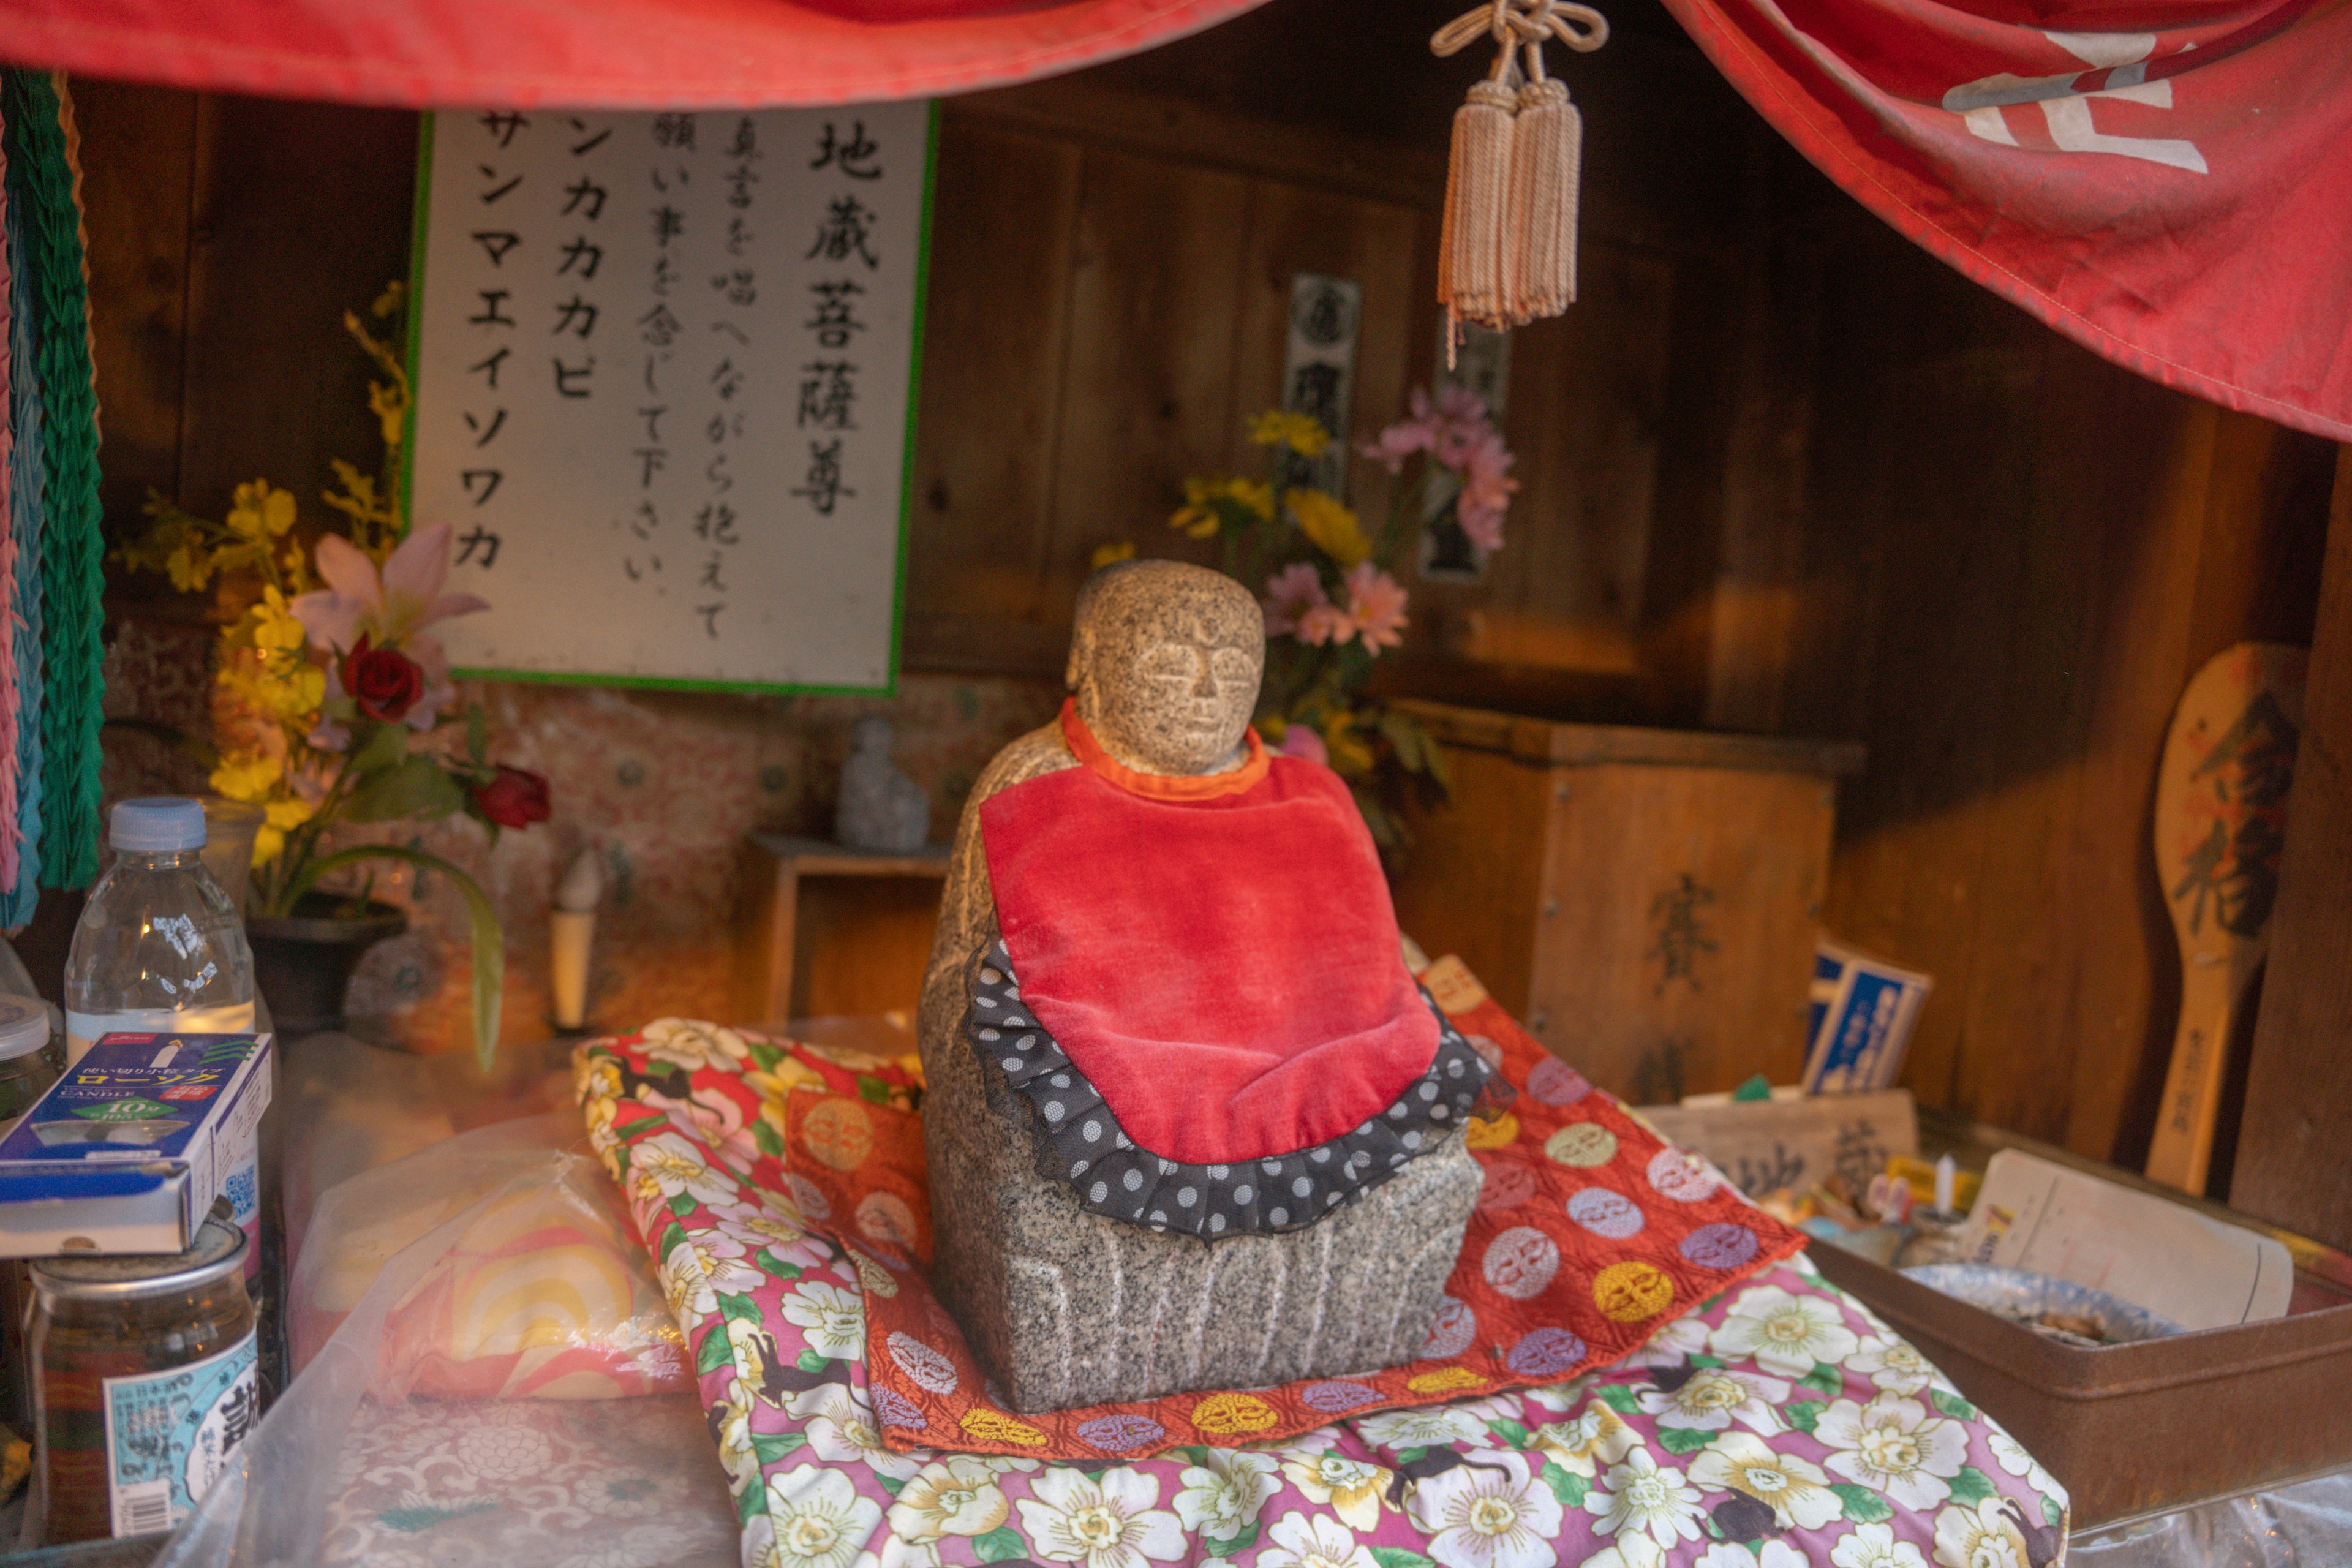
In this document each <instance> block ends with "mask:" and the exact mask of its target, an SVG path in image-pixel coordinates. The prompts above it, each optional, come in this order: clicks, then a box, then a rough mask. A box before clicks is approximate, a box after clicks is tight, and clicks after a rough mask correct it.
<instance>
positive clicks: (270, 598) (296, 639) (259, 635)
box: [246, 490, 310, 653]
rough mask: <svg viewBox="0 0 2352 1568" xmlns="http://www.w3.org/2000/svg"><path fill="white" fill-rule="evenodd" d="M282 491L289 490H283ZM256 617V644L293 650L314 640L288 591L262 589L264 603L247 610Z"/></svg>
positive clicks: (254, 633)
mask: <svg viewBox="0 0 2352 1568" xmlns="http://www.w3.org/2000/svg"><path fill="white" fill-rule="evenodd" d="M285 493H286V492H285V491H284V490H280V491H278V494H279V495H284V494H285ZM246 614H247V616H250V617H252V620H253V646H254V647H261V648H272V649H275V650H277V651H278V652H282V653H291V652H293V651H294V650H295V649H297V648H299V647H302V645H303V644H304V643H306V642H308V641H309V640H310V633H309V632H308V631H307V630H305V629H304V628H303V626H302V623H301V622H299V621H298V620H296V619H295V618H294V615H293V612H292V611H290V610H289V609H288V608H287V607H286V595H283V594H281V593H279V592H278V590H277V589H275V588H267V587H266V588H264V589H262V591H261V603H259V604H257V605H254V606H253V608H251V609H249V610H247V612H246Z"/></svg>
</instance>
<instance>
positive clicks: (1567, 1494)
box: [1375, 1464, 1592, 1551]
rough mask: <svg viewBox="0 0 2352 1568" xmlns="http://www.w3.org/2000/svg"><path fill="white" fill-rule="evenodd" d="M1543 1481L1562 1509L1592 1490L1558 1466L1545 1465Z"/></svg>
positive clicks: (1574, 1504) (1575, 1505)
mask: <svg viewBox="0 0 2352 1568" xmlns="http://www.w3.org/2000/svg"><path fill="white" fill-rule="evenodd" d="M1543 1479H1544V1485H1546V1486H1548V1487H1549V1488H1551V1495H1552V1496H1554V1497H1556V1498H1558V1499H1559V1506H1560V1507H1562V1508H1581V1507H1583V1506H1584V1494H1585V1493H1586V1492H1589V1491H1591V1489H1592V1483H1591V1482H1590V1481H1588V1480H1586V1479H1584V1478H1583V1477H1582V1476H1580V1475H1578V1474H1577V1473H1576V1472H1575V1471H1573V1470H1570V1469H1566V1468H1562V1467H1560V1466H1559V1465H1549V1464H1548V1465H1546V1466H1545V1467H1544V1470H1543ZM1375 1551H1377V1548H1376V1549H1375Z"/></svg>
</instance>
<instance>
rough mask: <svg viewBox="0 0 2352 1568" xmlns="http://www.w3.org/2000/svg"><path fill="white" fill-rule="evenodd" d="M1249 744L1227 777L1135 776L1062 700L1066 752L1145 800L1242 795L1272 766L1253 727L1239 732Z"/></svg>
mask: <svg viewBox="0 0 2352 1568" xmlns="http://www.w3.org/2000/svg"><path fill="white" fill-rule="evenodd" d="M1242 734H1243V739H1244V740H1245V741H1246V742H1248V744H1249V756H1248V758H1247V760H1245V761H1244V763H1242V765H1241V766H1240V767H1237V768H1235V769H1234V771H1233V772H1231V773H1203V774H1193V773H1184V774H1173V773H1139V772H1137V771H1136V770H1135V769H1133V768H1130V767H1129V766H1128V765H1127V764H1126V763H1122V762H1120V761H1119V760H1118V758H1117V757H1114V756H1112V755H1111V754H1110V753H1109V752H1106V751H1104V750H1103V746H1102V742H1100V741H1097V740H1096V739H1095V732H1094V731H1092V730H1089V729H1087V721H1085V720H1083V719H1081V718H1079V717H1078V700H1077V699H1076V698H1075V697H1065V698H1064V699H1062V741H1063V743H1064V744H1065V745H1066V746H1068V747H1069V748H1070V755H1072V756H1074V757H1076V758H1077V759H1078V761H1079V762H1081V763H1085V764H1086V766H1087V768H1089V769H1091V770H1092V771H1093V772H1095V773H1099V774H1100V775H1102V776H1103V777H1104V778H1107V779H1108V780H1109V781H1110V782H1111V783H1113V784H1117V785H1118V787H1119V788H1121V789H1123V790H1125V791H1127V793H1128V794H1129V795H1141V796H1143V797H1144V799H1146V800H1216V799H1219V798H1221V797H1223V796H1224V795H1246V794H1248V793H1249V792H1250V791H1251V790H1254V789H1255V788H1256V787H1257V786H1258V784H1260V783H1261V782H1262V781H1263V780H1264V779H1265V775H1266V771H1267V770H1268V769H1269V768H1271V767H1272V766H1273V765H1274V763H1273V762H1272V760H1271V759H1270V758H1268V757H1267V756H1266V754H1265V742H1262V741H1260V740H1259V739H1258V738H1257V730H1256V728H1255V726H1252V727H1251V728H1250V729H1248V730H1245V731H1243V732H1242Z"/></svg>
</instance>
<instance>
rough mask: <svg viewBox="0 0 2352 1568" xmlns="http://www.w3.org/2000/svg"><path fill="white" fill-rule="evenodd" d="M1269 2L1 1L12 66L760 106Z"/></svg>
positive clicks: (469, 99) (944, 78)
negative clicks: (13, 64) (16, 64)
mask: <svg viewBox="0 0 2352 1568" xmlns="http://www.w3.org/2000/svg"><path fill="white" fill-rule="evenodd" d="M1261 3H1262V0H1058V3H1057V0H799V3H793V0H0V59H6V60H10V61H13V62H16V63H19V64H24V65H33V66H44V67H49V68H58V69H62V70H67V71H78V72H81V73H84V74H87V75H89V76H99V77H116V78H121V79H127V80H132V81H152V82H163V83H167V84H170V85H173V86H177V87H191V88H209V89H219V90H223V91H230V92H251V93H260V94H263V95H265V96H269V97H278V98H316V99H331V100H337V101H341V102H345V103H381V104H394V105H401V106H405V107H409V108H419V109H422V108H434V107H439V108H470V109H489V108H515V109H528V108H531V107H534V106H538V105H542V104H551V105H556V106H560V107H563V108H594V109H696V108H730V109H737V108H740V109H751V108H767V107H784V106H790V105H794V104H824V103H863V102H872V101H876V100H883V99H898V98H928V97H932V96H935V95H938V94H941V93H951V92H971V91H973V90H976V89H980V88H985V87H1001V86H1003V85H1005V84H1007V83H1011V82H1016V81H1025V80H1028V79H1031V78H1033V77H1040V76H1050V75H1052V74H1054V73H1055V72H1057V71H1066V70H1075V69H1076V68H1078V67H1080V66H1086V65H1092V64H1094V63H1096V62H1097V61H1100V60H1107V59H1112V58H1117V57H1118V56H1120V55H1127V54H1133V53H1134V52H1135V51H1137V50H1138V49H1144V48H1149V47H1151V46H1152V45H1154V44H1162V43H1166V42H1168V41H1170V40H1171V39H1173V38H1180V37H1183V36H1184V35H1185V34H1187V33H1193V32H1198V31H1199V30H1200V29H1202V28H1203V27H1207V26H1213V25H1215V24H1216V23H1219V22H1222V21H1223V20H1225V19H1226V18H1227V17H1230V16H1239V15H1240V14H1241V13H1243V12H1244V11H1247V10H1250V9H1251V8H1252V7H1254V6H1255V5H1259V4H1261Z"/></svg>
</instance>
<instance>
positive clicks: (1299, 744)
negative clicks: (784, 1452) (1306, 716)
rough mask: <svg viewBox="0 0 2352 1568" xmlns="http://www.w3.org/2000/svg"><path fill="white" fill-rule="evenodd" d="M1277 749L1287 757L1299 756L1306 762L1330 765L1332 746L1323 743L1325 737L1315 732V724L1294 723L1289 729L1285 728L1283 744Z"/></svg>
mask: <svg viewBox="0 0 2352 1568" xmlns="http://www.w3.org/2000/svg"><path fill="white" fill-rule="evenodd" d="M1276 750H1278V751H1279V752H1281V753H1282V754H1283V755H1284V756H1286V757H1297V758H1299V759H1301V760H1302V761H1305V762H1309V763H1322V764H1323V765H1325V766H1326V767H1328V766H1329V765H1330V763H1331V751H1330V748H1329V747H1328V746H1326V745H1324V744H1323V737H1322V736H1320V735H1318V734H1317V733H1316V732H1315V726H1313V725H1312V724H1293V725H1292V726H1291V727H1290V728H1289V729H1287V730H1285V731H1283V732H1282V744H1281V745H1280V746H1279V747H1277V748H1276Z"/></svg>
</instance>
